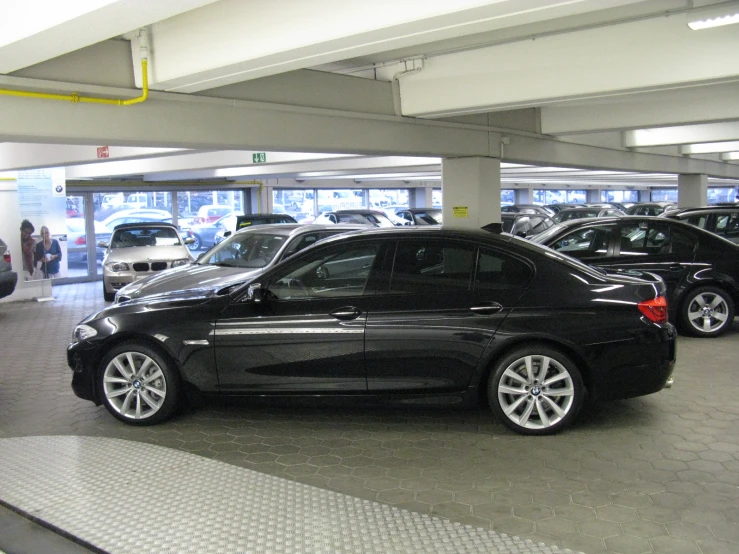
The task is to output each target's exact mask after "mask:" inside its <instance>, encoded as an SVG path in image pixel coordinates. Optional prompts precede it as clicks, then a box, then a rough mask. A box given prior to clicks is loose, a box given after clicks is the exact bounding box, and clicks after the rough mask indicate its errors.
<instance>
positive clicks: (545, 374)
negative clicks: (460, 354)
mask: <svg viewBox="0 0 739 554" xmlns="http://www.w3.org/2000/svg"><path fill="white" fill-rule="evenodd" d="M584 396H585V387H584V385H583V380H582V376H581V375H580V371H579V370H578V369H577V366H576V365H575V363H574V362H573V361H572V360H570V358H568V357H567V356H565V355H564V354H563V353H562V352H560V351H558V350H555V349H553V348H550V347H548V346H545V345H530V346H525V347H521V348H518V349H516V350H514V351H512V352H511V353H509V354H508V355H506V356H505V357H504V358H503V359H501V360H499V361H498V362H497V363H496V364H495V366H494V367H493V370H492V372H491V374H490V379H489V381H488V402H489V403H490V407H491V409H492V410H493V413H494V414H495V416H496V417H497V418H499V419H500V420H501V422H502V423H503V424H504V425H505V426H506V427H508V428H509V429H511V430H513V431H515V432H516V433H520V434H522V435H548V434H552V433H557V432H558V431H561V430H562V429H564V428H565V427H567V426H568V425H569V424H570V423H572V421H573V420H574V419H575V417H576V416H577V413H578V412H579V411H580V408H581V406H582V403H583V398H584Z"/></svg>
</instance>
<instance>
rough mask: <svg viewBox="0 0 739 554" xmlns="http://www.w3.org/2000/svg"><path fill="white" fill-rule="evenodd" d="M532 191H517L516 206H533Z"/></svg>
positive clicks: (528, 189)
mask: <svg viewBox="0 0 739 554" xmlns="http://www.w3.org/2000/svg"><path fill="white" fill-rule="evenodd" d="M532 191H533V189H532V188H531V187H526V188H523V189H516V204H531V199H532V198H533V197H534V193H533V192H532Z"/></svg>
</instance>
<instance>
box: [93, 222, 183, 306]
mask: <svg viewBox="0 0 739 554" xmlns="http://www.w3.org/2000/svg"><path fill="white" fill-rule="evenodd" d="M190 242H192V239H191V238H187V239H185V240H182V237H180V234H179V232H178V231H177V227H175V226H174V225H172V224H169V223H126V224H123V225H118V226H117V227H116V228H115V229H114V230H113V234H112V235H111V237H110V242H106V241H100V242H99V243H98V246H100V247H102V248H105V249H106V251H105V258H104V259H103V296H104V298H105V300H108V301H111V300H113V299H114V298H115V293H116V291H117V290H118V289H120V288H121V287H123V286H125V285H127V284H129V283H133V282H134V281H136V280H138V279H141V278H143V277H147V276H149V275H152V274H154V273H158V272H159V271H163V270H165V269H170V268H173V267H179V266H183V265H187V264H189V263H191V262H193V261H194V258H193V257H192V254H190V250H189V249H188V248H187V244H188V243H190Z"/></svg>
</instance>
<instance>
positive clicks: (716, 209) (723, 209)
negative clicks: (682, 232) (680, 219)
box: [669, 205, 739, 216]
mask: <svg viewBox="0 0 739 554" xmlns="http://www.w3.org/2000/svg"><path fill="white" fill-rule="evenodd" d="M704 212H708V213H727V214H730V213H735V212H739V205H737V206H733V207H732V206H700V207H697V208H680V209H678V210H675V211H672V212H669V215H672V216H680V215H683V214H693V213H704Z"/></svg>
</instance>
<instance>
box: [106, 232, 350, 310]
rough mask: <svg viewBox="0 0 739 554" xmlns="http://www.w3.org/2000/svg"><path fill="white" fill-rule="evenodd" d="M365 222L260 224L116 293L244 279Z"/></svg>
mask: <svg viewBox="0 0 739 554" xmlns="http://www.w3.org/2000/svg"><path fill="white" fill-rule="evenodd" d="M363 228H364V226H361V225H344V224H341V225H300V224H298V223H295V224H289V223H288V224H285V225H257V226H256V227H252V228H246V229H242V230H241V231H239V232H237V233H235V234H234V235H232V236H229V237H228V238H226V240H224V241H223V242H221V243H219V244H218V245H217V246H216V247H215V248H213V249H212V250H210V251H209V252H206V253H204V254H203V255H202V256H200V257H199V258H198V259H197V261H195V262H194V263H193V264H189V265H186V266H182V267H177V268H173V269H169V270H167V271H163V272H161V273H158V274H156V275H151V276H149V277H145V278H144V279H140V280H138V281H134V282H133V283H131V284H129V285H126V286H125V287H124V288H122V289H121V290H119V291H118V292H117V293H116V296H115V300H116V302H126V301H128V300H131V299H132V298H141V297H143V296H151V295H153V294H161V293H165V292H171V291H181V290H185V289H193V288H199V287H202V286H203V284H205V286H207V287H208V288H209V289H212V288H214V287H225V286H228V285H230V284H233V283H238V282H243V281H244V280H245V279H248V278H250V277H252V276H254V275H257V274H259V273H263V272H264V271H265V270H266V269H268V268H270V267H272V266H273V265H275V264H277V263H278V262H280V261H282V260H284V259H286V258H289V257H290V256H292V255H293V254H296V253H297V252H299V251H301V250H303V249H304V248H307V247H308V246H310V245H312V244H314V243H316V242H318V241H319V240H321V239H325V238H327V237H332V236H334V235H338V234H339V233H346V232H348V231H355V230H357V229H363Z"/></svg>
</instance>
